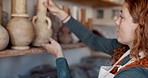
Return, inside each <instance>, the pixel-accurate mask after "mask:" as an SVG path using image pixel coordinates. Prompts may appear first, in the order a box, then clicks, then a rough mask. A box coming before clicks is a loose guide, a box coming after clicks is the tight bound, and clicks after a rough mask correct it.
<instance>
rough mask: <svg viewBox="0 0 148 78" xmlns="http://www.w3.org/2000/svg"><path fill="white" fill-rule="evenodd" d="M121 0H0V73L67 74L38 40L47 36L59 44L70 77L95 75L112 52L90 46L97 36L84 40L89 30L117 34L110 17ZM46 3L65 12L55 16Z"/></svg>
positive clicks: (56, 77) (10, 76)
mask: <svg viewBox="0 0 148 78" xmlns="http://www.w3.org/2000/svg"><path fill="white" fill-rule="evenodd" d="M123 4H124V0H0V23H1V25H0V78H70V77H60V74H59V73H60V70H59V71H58V69H57V68H58V67H57V58H56V57H55V56H54V54H53V55H52V54H50V53H49V52H48V50H47V49H46V48H45V47H43V46H42V44H45V43H46V44H52V42H51V41H52V40H51V38H52V39H53V40H54V41H56V42H57V43H59V45H60V46H61V49H62V52H63V54H64V55H63V57H64V58H65V59H66V60H67V63H68V66H69V71H70V73H71V76H72V78H99V77H98V73H99V70H100V67H101V66H110V65H112V56H111V55H109V54H107V53H105V52H103V51H104V50H100V51H99V50H97V49H95V48H94V46H95V45H96V44H97V42H95V41H93V40H92V41H90V40H91V39H92V37H93V36H94V35H95V36H99V37H101V39H104V38H107V39H116V38H117V26H116V24H115V22H114V21H115V19H116V18H117V17H118V16H119V15H120V10H121V8H122V5H123ZM54 6H56V7H54ZM50 7H54V9H60V10H62V12H64V13H66V14H68V16H66V17H64V16H63V17H64V19H62V20H61V19H60V17H58V16H57V15H56V14H54V10H53V12H52V11H50V10H49V9H50ZM51 10H52V9H51ZM55 12H56V10H55ZM61 18H62V17H61ZM65 21H66V22H65ZM74 25H75V26H74ZM70 26H71V27H70ZM77 26H78V27H79V26H81V27H79V28H78V27H77ZM81 29H84V30H81ZM91 34H93V36H91ZM85 37H87V38H85ZM96 39H97V38H96ZM91 42H93V43H94V44H91ZM100 43H103V41H101V42H100ZM104 43H105V42H104ZM53 46H54V45H53ZM57 46H58V45H57V44H55V46H54V47H53V48H55V47H57ZM100 46H101V45H100ZM98 47H99V46H98ZM51 51H52V50H51ZM61 70H62V66H61ZM63 71H64V70H63ZM102 78H103V77H102ZM104 78H105V77H104Z"/></svg>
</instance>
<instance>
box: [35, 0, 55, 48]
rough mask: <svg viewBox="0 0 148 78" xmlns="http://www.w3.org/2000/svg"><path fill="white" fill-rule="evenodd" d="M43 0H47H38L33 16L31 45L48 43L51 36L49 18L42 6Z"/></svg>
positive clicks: (45, 0) (44, 0)
mask: <svg viewBox="0 0 148 78" xmlns="http://www.w3.org/2000/svg"><path fill="white" fill-rule="evenodd" d="M43 2H47V0H38V5H37V15H36V16H34V17H33V20H32V22H33V25H34V28H35V39H34V41H33V43H32V44H33V46H41V44H44V43H48V42H49V38H50V37H51V36H52V29H51V25H52V23H51V20H50V18H49V17H47V15H46V14H47V8H46V7H45V6H43Z"/></svg>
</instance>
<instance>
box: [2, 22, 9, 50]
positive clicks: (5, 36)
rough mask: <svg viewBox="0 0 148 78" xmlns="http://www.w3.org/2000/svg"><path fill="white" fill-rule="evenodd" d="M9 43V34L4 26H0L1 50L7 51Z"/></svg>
mask: <svg viewBox="0 0 148 78" xmlns="http://www.w3.org/2000/svg"><path fill="white" fill-rule="evenodd" d="M8 43H9V35H8V32H7V30H6V29H5V28H4V27H3V26H2V25H0V50H3V49H5V48H6V47H7V45H8Z"/></svg>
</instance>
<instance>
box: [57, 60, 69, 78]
mask: <svg viewBox="0 0 148 78" xmlns="http://www.w3.org/2000/svg"><path fill="white" fill-rule="evenodd" d="M56 66H57V76H58V78H72V76H71V73H70V70H69V66H68V63H67V60H66V59H65V58H57V59H56Z"/></svg>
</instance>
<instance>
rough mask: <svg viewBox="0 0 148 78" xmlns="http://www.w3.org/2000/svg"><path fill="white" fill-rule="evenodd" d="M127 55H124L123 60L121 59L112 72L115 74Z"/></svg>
mask: <svg viewBox="0 0 148 78" xmlns="http://www.w3.org/2000/svg"><path fill="white" fill-rule="evenodd" d="M125 58H126V57H124V58H123V59H122V60H120V61H119V62H118V63H117V65H116V66H115V67H114V68H113V69H112V70H111V71H110V73H112V74H115V73H116V72H117V71H118V68H119V66H120V65H121V64H122V62H123V61H124V59H125Z"/></svg>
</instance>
